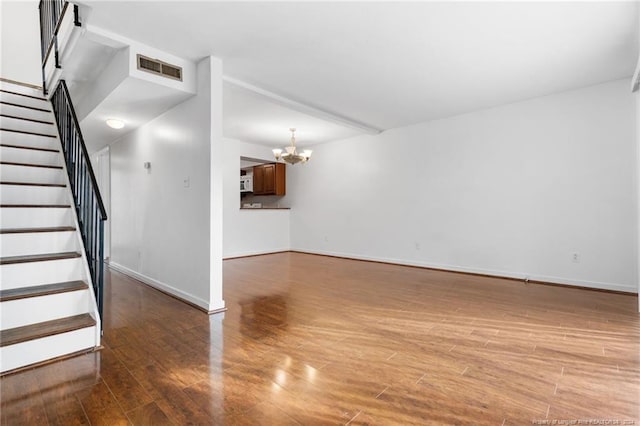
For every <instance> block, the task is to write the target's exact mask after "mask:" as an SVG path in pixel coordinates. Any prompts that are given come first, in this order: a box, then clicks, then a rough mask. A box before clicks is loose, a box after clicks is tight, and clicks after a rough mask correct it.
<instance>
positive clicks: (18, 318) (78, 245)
mask: <svg viewBox="0 0 640 426" xmlns="http://www.w3.org/2000/svg"><path fill="white" fill-rule="evenodd" d="M51 110H52V105H51V103H50V102H49V101H48V100H46V99H45V98H43V97H42V93H41V92H40V91H38V90H36V89H32V88H30V87H26V86H24V85H21V84H14V83H9V82H4V81H3V82H0V374H5V373H7V372H11V371H14V370H16V369H20V368H22V367H25V366H29V365H32V364H37V363H41V362H44V361H47V360H51V359H56V358H59V357H64V356H68V355H71V354H76V353H80V352H85V351H90V350H93V349H95V348H96V347H98V346H99V345H100V323H99V321H100V317H99V314H98V312H99V310H98V306H97V303H96V297H95V294H94V289H93V286H92V285H91V284H92V282H91V276H92V275H91V271H90V267H89V262H88V261H87V259H86V254H85V249H84V245H83V240H82V235H81V233H80V231H79V229H80V226H79V223H78V219H77V215H76V209H75V208H73V207H74V205H75V202H74V199H73V195H72V192H71V189H70V182H69V178H68V174H67V169H66V165H65V161H64V155H63V152H62V150H61V143H60V139H59V133H58V127H57V126H56V124H55V118H54V115H53V113H52V112H51Z"/></svg>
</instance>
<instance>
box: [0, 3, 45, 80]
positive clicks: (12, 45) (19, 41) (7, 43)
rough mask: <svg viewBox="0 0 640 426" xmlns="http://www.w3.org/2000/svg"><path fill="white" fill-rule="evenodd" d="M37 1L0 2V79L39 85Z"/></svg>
mask: <svg viewBox="0 0 640 426" xmlns="http://www.w3.org/2000/svg"><path fill="white" fill-rule="evenodd" d="M39 16H40V15H39V12H38V2H37V1H32V0H29V1H20V2H18V1H1V2H0V22H1V23H2V28H1V30H0V31H1V33H0V34H1V37H0V39H1V40H2V41H1V46H0V50H1V51H2V53H1V55H0V77H3V78H8V79H11V80H16V81H20V82H23V83H29V84H35V85H37V86H41V85H42V66H41V62H40V23H39V22H40V18H39Z"/></svg>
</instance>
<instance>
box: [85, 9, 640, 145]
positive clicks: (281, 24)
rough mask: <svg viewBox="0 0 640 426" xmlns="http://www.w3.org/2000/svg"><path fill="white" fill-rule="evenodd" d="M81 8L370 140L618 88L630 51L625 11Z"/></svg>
mask: <svg viewBox="0 0 640 426" xmlns="http://www.w3.org/2000/svg"><path fill="white" fill-rule="evenodd" d="M85 3H86V4H88V5H89V6H90V7H92V8H93V12H92V14H91V22H90V23H91V24H92V25H95V26H98V27H101V28H104V29H107V30H110V31H113V32H116V33H119V34H122V35H124V36H126V37H129V38H132V39H135V40H138V41H141V42H143V43H146V44H148V45H151V46H153V47H156V48H158V49H161V50H164V51H167V52H169V53H173V54H175V55H177V56H180V57H184V58H186V59H191V60H197V59H199V58H202V57H204V56H207V55H215V56H218V57H220V58H222V59H223V61H224V68H225V71H224V72H225V75H228V76H231V77H233V78H236V79H240V80H242V81H245V82H247V83H250V84H252V85H255V86H258V87H261V88H263V89H266V90H268V91H271V92H275V93H277V94H279V95H283V96H285V97H288V98H290V99H292V100H295V101H298V102H301V103H304V104H307V105H310V106H314V107H317V108H320V109H322V110H325V111H330V112H333V113H335V114H337V115H341V116H343V117H348V118H351V119H353V120H356V121H359V122H361V123H365V124H368V125H371V126H374V127H378V128H382V129H388V128H393V127H398V126H403V125H408V124H412V123H417V122H421V121H426V120H433V119H437V118H442V117H446V116H451V115H455V114H460V113H464V112H468V111H472V110H477V109H481V108H485V107H490V106H496V105H501V104H505V103H509V102H514V101H518V100H522V99H528V98H532V97H536V96H541V95H546V94H550V93H554V92H558V91H563V90H570V89H573V88H578V87H583V86H588V85H592V84H597V83H600V82H604V81H608V80H613V79H618V78H623V77H627V76H631V74H632V73H633V69H634V65H635V63H636V59H637V58H636V57H637V52H638V36H637V31H638V23H637V16H638V11H637V8H638V3H637V2H535V3H524V2H512V3H509V2H495V3H490V2H465V3H462V2H448V3H436V2H429V3H416V2H411V3H406V2H403V3H392V2H369V3H363V2H349V3H336V2H332V3H323V2H313V3H312V2H284V3H271V2H258V3H247V2H235V3H231V2H228V3H213V2H184V1H182V2H157V1H154V2H144V1H143V2H93V1H89V2H85ZM141 23H143V25H141ZM241 96H242V95H241ZM245 101H246V100H242V99H239V100H232V101H230V102H232V105H233V103H235V104H236V105H242V104H243V103H245ZM246 111H247V117H249V118H251V119H252V120H256V118H257V117H256V115H257V114H259V110H258V108H257V107H248V108H247V109H246ZM280 112H282V111H280ZM278 115H279V114H278V113H277V112H276V114H275V115H274V116H278ZM227 118H231V117H227ZM231 121H232V122H231V123H228V126H229V131H230V132H231V133H233V134H236V132H238V130H237V129H238V126H239V124H238V121H237V118H233V119H232V120H231ZM247 122H249V120H246V121H245V123H247ZM252 122H253V121H252ZM278 123H280V122H278ZM290 125H291V124H288V123H287V124H285V123H284V120H282V124H277V126H278V127H280V126H282V127H284V128H285V134H284V135H283V136H282V138H283V139H284V140H285V141H286V128H287V127H289V126H290ZM298 127H301V128H302V126H299V125H298ZM258 131H259V130H258V129H255V130H252V131H251V132H250V133H251V134H253V133H254V132H258ZM278 131H279V130H278ZM340 131H344V129H342V130H338V129H332V130H331V131H330V132H335V133H334V135H337V134H338V133H339V132H340ZM274 132H275V130H274ZM274 135H275V133H274ZM300 136H301V139H302V136H303V134H302V133H301V134H300ZM274 137H275V136H274ZM329 137H334V136H329ZM244 138H245V139H247V140H251V138H252V136H246V137H244ZM254 141H255V142H259V140H257V139H254Z"/></svg>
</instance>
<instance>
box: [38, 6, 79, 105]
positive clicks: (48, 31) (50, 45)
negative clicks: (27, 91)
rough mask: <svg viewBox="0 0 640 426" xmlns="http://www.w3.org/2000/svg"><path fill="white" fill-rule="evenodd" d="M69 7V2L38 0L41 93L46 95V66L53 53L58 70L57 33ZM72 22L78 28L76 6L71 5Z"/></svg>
mask: <svg viewBox="0 0 640 426" xmlns="http://www.w3.org/2000/svg"><path fill="white" fill-rule="evenodd" d="M67 7H69V2H68V1H65V0H40V4H39V6H38V8H39V9H40V53H41V57H42V91H43V92H44V94H45V95H46V94H47V86H46V85H47V76H46V70H45V68H46V64H47V60H48V59H49V56H50V55H51V53H52V52H53V55H54V61H55V68H60V57H59V55H58V31H59V30H60V24H61V23H62V19H63V18H64V14H65V12H66V10H67ZM73 22H74V24H75V25H76V26H80V20H79V19H78V6H77V5H73Z"/></svg>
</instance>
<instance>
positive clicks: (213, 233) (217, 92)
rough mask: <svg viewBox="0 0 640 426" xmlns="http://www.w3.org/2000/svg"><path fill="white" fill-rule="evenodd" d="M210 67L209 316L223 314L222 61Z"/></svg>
mask: <svg viewBox="0 0 640 426" xmlns="http://www.w3.org/2000/svg"><path fill="white" fill-rule="evenodd" d="M209 61H210V67H211V158H210V160H211V162H210V165H211V168H210V173H211V174H210V210H209V214H210V219H209V220H210V227H209V230H210V231H209V232H210V235H209V241H210V242H209V248H210V252H209V256H210V259H209V260H210V267H209V286H210V287H209V312H212V313H213V312H220V311H222V310H225V305H224V300H223V297H222V208H223V205H222V200H223V193H222V191H223V189H222V188H223V178H224V173H223V156H224V152H223V148H224V146H223V143H224V140H223V138H222V61H221V60H220V59H218V58H215V57H213V56H211V57H209Z"/></svg>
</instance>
